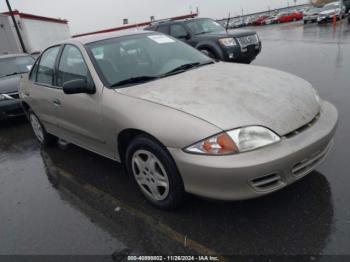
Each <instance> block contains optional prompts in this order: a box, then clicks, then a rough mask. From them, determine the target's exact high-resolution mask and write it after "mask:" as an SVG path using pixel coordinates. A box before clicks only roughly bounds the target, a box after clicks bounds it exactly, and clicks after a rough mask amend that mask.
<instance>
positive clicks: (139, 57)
mask: <svg viewBox="0 0 350 262" xmlns="http://www.w3.org/2000/svg"><path fill="white" fill-rule="evenodd" d="M86 48H87V49H88V51H89V53H90V55H91V57H92V60H94V64H95V66H96V67H97V68H96V69H97V71H98V72H99V74H100V76H101V78H102V79H103V80H104V82H105V85H107V86H108V87H116V84H117V83H119V82H122V81H125V80H128V79H132V78H140V77H143V78H144V79H147V78H158V77H162V76H163V75H165V74H168V73H169V72H171V71H172V70H176V69H177V68H178V67H181V66H183V65H188V64H193V63H195V64H205V63H212V62H213V61H212V60H211V59H210V58H208V57H207V56H206V55H204V54H202V53H201V52H199V51H198V50H196V49H194V48H193V47H191V46H189V45H187V44H185V43H183V42H182V41H179V40H177V39H174V38H171V37H169V36H166V35H161V34H140V35H134V36H129V37H122V38H112V39H107V40H102V41H98V42H94V43H90V44H88V45H87V46H86Z"/></svg>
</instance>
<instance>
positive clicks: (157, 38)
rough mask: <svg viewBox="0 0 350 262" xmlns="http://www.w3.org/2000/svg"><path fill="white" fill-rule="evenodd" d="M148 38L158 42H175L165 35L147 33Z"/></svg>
mask: <svg viewBox="0 0 350 262" xmlns="http://www.w3.org/2000/svg"><path fill="white" fill-rule="evenodd" d="M148 38H150V39H152V40H153V41H155V42H157V43H158V44H166V43H175V41H174V40H173V39H171V38H170V37H167V36H165V35H149V36H148Z"/></svg>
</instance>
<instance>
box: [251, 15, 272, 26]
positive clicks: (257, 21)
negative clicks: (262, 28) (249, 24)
mask: <svg viewBox="0 0 350 262" xmlns="http://www.w3.org/2000/svg"><path fill="white" fill-rule="evenodd" d="M267 18H269V16H268V15H264V16H260V17H259V18H258V19H256V20H255V21H253V25H263V24H264V21H265V20H266V19H267Z"/></svg>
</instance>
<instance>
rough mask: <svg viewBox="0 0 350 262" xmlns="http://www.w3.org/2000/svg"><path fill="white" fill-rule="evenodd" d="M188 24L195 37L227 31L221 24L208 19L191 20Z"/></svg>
mask: <svg viewBox="0 0 350 262" xmlns="http://www.w3.org/2000/svg"><path fill="white" fill-rule="evenodd" d="M186 24H187V26H188V27H189V28H190V29H191V31H192V32H193V34H195V35H200V34H207V33H217V32H223V31H225V28H223V27H222V26H221V25H220V24H219V23H217V22H215V21H214V20H212V19H207V18H205V19H194V20H189V21H188V22H186Z"/></svg>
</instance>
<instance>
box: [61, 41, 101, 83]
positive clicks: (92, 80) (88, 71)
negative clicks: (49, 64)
mask: <svg viewBox="0 0 350 262" xmlns="http://www.w3.org/2000/svg"><path fill="white" fill-rule="evenodd" d="M66 46H73V47H75V48H76V49H77V50H78V52H79V53H80V55H81V58H82V59H83V61H84V64H85V66H86V69H87V76H86V78H87V79H88V80H89V81H90V82H91V84H92V85H93V86H95V87H96V84H95V82H94V79H93V78H92V75H91V72H90V69H89V67H88V64H87V63H86V59H85V57H84V56H83V53H82V52H81V50H80V48H79V47H78V46H77V45H75V44H72V43H68V44H63V45H62V48H61V50H60V52H59V53H58V55H57V61H56V63H55V71H54V72H55V78H54V84H55V86H56V87H57V88H58V89H62V88H63V87H62V86H58V85H57V73H58V70H59V66H60V63H61V60H62V54H63V52H64V49H65V47H66Z"/></svg>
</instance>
